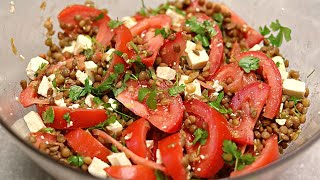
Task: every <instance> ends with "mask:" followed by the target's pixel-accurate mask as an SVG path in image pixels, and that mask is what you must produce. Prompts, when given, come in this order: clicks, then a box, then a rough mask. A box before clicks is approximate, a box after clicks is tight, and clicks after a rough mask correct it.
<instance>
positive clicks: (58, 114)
mask: <svg viewBox="0 0 320 180" xmlns="http://www.w3.org/2000/svg"><path fill="white" fill-rule="evenodd" d="M50 107H52V109H53V111H54V121H53V123H51V124H47V125H48V126H49V127H52V128H55V129H77V128H89V127H92V126H96V125H98V124H99V123H102V122H104V121H105V120H106V119H107V118H108V116H107V114H106V111H105V110H103V109H81V108H79V109H70V108H66V107H59V106H37V110H38V113H39V114H40V115H42V114H43V112H45V111H46V110H47V109H48V108H50ZM68 113H69V116H70V119H71V121H72V126H70V127H68V125H67V121H66V120H65V119H64V118H63V116H64V115H65V114H68Z"/></svg>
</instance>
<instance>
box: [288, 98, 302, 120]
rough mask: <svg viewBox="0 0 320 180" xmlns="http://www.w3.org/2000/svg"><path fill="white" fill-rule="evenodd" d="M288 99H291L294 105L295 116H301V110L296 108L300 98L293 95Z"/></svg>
mask: <svg viewBox="0 0 320 180" xmlns="http://www.w3.org/2000/svg"><path fill="white" fill-rule="evenodd" d="M289 101H293V103H294V105H293V107H294V114H295V115H296V116H297V117H300V116H301V112H300V111H299V110H298V108H297V104H298V103H299V102H301V99H299V98H297V97H294V96H291V97H290V99H289Z"/></svg>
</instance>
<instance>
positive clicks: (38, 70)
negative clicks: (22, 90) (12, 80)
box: [34, 63, 47, 77]
mask: <svg viewBox="0 0 320 180" xmlns="http://www.w3.org/2000/svg"><path fill="white" fill-rule="evenodd" d="M46 66H47V64H46V63H41V64H40V66H39V68H38V69H37V71H36V72H35V73H34V76H35V77H38V76H39V72H40V71H43V70H45V68H46Z"/></svg>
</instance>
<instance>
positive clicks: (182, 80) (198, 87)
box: [179, 75, 202, 96]
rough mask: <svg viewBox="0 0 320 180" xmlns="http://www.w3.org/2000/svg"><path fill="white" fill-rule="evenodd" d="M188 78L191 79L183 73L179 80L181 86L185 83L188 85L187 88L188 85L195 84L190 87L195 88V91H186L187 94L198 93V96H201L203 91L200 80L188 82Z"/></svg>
mask: <svg viewBox="0 0 320 180" xmlns="http://www.w3.org/2000/svg"><path fill="white" fill-rule="evenodd" d="M188 79H189V76H186V75H181V78H180V80H179V86H180V85H182V84H184V85H185V86H186V89H187V86H193V87H192V88H189V89H195V91H194V92H187V91H185V92H184V93H185V95H188V94H189V95H193V94H194V95H198V96H201V95H202V93H201V84H200V82H199V81H198V80H197V79H195V80H194V81H192V82H191V83H186V82H188Z"/></svg>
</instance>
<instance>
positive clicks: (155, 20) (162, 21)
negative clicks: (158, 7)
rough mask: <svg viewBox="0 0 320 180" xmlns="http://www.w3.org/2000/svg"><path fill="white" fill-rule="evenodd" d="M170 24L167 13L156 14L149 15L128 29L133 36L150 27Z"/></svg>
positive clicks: (162, 26)
mask: <svg viewBox="0 0 320 180" xmlns="http://www.w3.org/2000/svg"><path fill="white" fill-rule="evenodd" d="M170 26H171V18H170V17H169V16H167V15H163V14H161V15H157V16H151V17H149V18H146V19H142V20H141V21H139V22H138V23H137V24H136V25H135V26H133V27H132V28H131V29H130V30H131V33H132V35H133V36H136V35H139V34H141V33H142V32H143V31H145V30H148V29H150V28H154V29H155V28H164V27H168V28H170Z"/></svg>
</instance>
